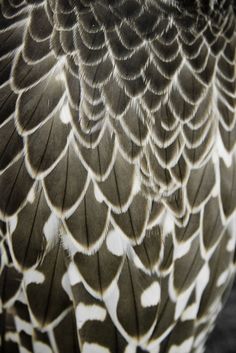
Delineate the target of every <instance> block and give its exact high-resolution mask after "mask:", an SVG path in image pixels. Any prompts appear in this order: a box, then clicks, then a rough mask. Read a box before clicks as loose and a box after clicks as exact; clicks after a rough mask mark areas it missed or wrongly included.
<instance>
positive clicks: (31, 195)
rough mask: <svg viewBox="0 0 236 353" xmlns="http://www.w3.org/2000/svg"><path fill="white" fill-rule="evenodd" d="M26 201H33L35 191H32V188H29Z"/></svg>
mask: <svg viewBox="0 0 236 353" xmlns="http://www.w3.org/2000/svg"><path fill="white" fill-rule="evenodd" d="M27 200H28V201H29V203H31V204H32V203H33V202H34V200H35V191H34V188H31V190H30V192H29V194H28V196H27Z"/></svg>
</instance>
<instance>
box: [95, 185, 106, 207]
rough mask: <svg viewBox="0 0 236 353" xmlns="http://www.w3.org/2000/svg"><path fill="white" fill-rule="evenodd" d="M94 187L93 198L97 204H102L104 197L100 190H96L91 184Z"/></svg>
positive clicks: (96, 187)
mask: <svg viewBox="0 0 236 353" xmlns="http://www.w3.org/2000/svg"><path fill="white" fill-rule="evenodd" d="M93 185H94V196H95V199H96V200H97V201H98V202H99V203H102V202H103V201H104V196H103V194H102V192H101V191H100V189H99V188H98V186H97V184H96V183H93Z"/></svg>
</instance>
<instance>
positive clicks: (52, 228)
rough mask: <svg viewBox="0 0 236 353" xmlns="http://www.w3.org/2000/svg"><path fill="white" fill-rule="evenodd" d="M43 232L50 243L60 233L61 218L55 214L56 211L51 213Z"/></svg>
mask: <svg viewBox="0 0 236 353" xmlns="http://www.w3.org/2000/svg"><path fill="white" fill-rule="evenodd" d="M43 233H44V235H45V237H46V239H47V242H48V243H49V244H52V243H53V242H54V241H55V239H56V236H57V235H58V234H59V219H58V218H57V217H56V216H55V214H54V213H51V215H50V217H49V218H48V220H47V222H46V223H45V225H44V227H43Z"/></svg>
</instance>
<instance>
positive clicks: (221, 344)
mask: <svg viewBox="0 0 236 353" xmlns="http://www.w3.org/2000/svg"><path fill="white" fill-rule="evenodd" d="M205 353H236V281H235V282H234V285H233V288H232V291H231V293H230V295H229V298H228V299H227V302H226V304H225V306H224V309H223V311H222V312H221V313H220V314H219V316H218V319H217V323H216V327H215V329H214V331H213V332H212V334H211V335H210V337H209V339H208V342H207V348H206V352H205Z"/></svg>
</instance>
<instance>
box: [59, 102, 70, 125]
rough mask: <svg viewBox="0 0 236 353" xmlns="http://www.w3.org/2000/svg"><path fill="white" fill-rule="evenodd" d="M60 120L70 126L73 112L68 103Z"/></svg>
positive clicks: (62, 110) (61, 112)
mask: <svg viewBox="0 0 236 353" xmlns="http://www.w3.org/2000/svg"><path fill="white" fill-rule="evenodd" d="M60 119H61V121H62V123H63V124H68V123H69V122H70V121H71V112H70V109H69V105H68V102H66V103H65V104H64V105H63V106H62V108H61V111H60Z"/></svg>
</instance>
